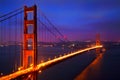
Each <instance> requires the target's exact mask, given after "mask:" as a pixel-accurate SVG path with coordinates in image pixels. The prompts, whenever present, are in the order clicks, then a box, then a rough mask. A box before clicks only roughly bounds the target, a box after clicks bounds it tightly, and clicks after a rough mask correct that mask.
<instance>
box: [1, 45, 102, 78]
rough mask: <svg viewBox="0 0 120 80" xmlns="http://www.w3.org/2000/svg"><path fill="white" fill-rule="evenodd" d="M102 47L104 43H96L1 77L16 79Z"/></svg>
mask: <svg viewBox="0 0 120 80" xmlns="http://www.w3.org/2000/svg"><path fill="white" fill-rule="evenodd" d="M102 47H103V46H102V45H99V46H96V45H95V46H92V47H89V48H85V49H81V50H78V51H76V52H73V53H70V54H67V55H64V56H60V57H58V58H54V59H52V60H49V61H46V62H43V63H40V64H38V65H37V66H36V67H29V68H27V69H23V70H19V71H16V72H14V73H11V74H9V75H5V76H2V77H0V80H11V79H15V78H17V77H19V76H21V75H24V74H27V73H31V72H35V71H38V70H42V68H44V67H46V66H49V65H51V64H54V63H57V62H60V61H62V60H64V59H67V58H70V57H72V56H75V55H77V54H82V53H83V52H86V51H89V50H93V49H97V48H102Z"/></svg>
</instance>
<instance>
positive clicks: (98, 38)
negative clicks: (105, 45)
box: [96, 34, 101, 54]
mask: <svg viewBox="0 0 120 80" xmlns="http://www.w3.org/2000/svg"><path fill="white" fill-rule="evenodd" d="M99 45H101V42H100V34H97V35H96V46H99ZM96 53H97V54H99V53H100V48H98V49H96Z"/></svg>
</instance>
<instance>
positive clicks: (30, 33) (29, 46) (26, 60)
mask: <svg viewBox="0 0 120 80" xmlns="http://www.w3.org/2000/svg"><path fill="white" fill-rule="evenodd" d="M29 14H32V16H31V15H29ZM31 17H32V19H31ZM31 29H32V30H31ZM23 40H24V41H23V55H22V56H23V60H22V62H23V63H22V64H23V68H24V69H25V68H28V67H29V66H30V65H32V66H33V67H35V66H36V65H37V6H36V5H34V6H32V7H27V6H24V39H23Z"/></svg>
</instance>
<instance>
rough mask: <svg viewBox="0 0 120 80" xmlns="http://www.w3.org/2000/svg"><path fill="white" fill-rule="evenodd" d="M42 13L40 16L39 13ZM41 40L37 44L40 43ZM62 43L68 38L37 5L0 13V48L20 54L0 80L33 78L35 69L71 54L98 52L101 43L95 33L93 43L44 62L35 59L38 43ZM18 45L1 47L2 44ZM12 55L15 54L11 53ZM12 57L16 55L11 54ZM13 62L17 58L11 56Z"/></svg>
mask: <svg viewBox="0 0 120 80" xmlns="http://www.w3.org/2000/svg"><path fill="white" fill-rule="evenodd" d="M41 15H42V16H41ZM40 42H41V43H40ZM57 42H58V43H59V42H62V43H63V44H65V43H66V42H69V40H68V39H67V38H66V37H65V36H64V35H63V34H62V33H61V32H60V31H59V30H58V29H57V28H56V27H55V26H54V25H53V24H52V23H51V21H50V20H49V19H48V18H47V17H46V16H45V15H44V14H43V13H42V14H40V12H39V11H38V9H37V6H36V5H34V6H32V7H27V6H24V8H19V9H16V10H14V11H12V12H10V13H8V14H5V15H3V16H0V47H2V48H1V50H0V51H1V53H3V55H4V53H5V52H4V51H6V50H7V51H9V52H11V50H12V51H14V53H20V63H19V65H18V66H19V67H17V69H16V70H15V71H14V72H12V73H10V74H7V75H3V76H1V77H0V80H11V79H16V78H17V77H20V76H23V75H26V76H24V77H22V79H23V80H29V79H30V80H37V72H38V71H43V70H44V69H46V68H48V67H50V66H52V65H54V64H57V63H59V62H62V61H64V60H66V59H68V58H71V57H73V56H75V55H78V54H82V53H84V52H86V51H89V50H94V49H95V50H96V53H99V51H100V48H102V47H103V46H102V44H101V42H100V35H99V34H97V36H96V43H95V44H94V45H92V46H89V47H87V48H86V47H85V48H84V49H80V48H79V49H76V50H73V49H72V50H73V51H72V52H70V53H68V54H64V55H63V56H62V55H60V56H59V57H55V58H54V59H49V60H47V61H45V62H38V57H37V56H38V53H39V50H38V46H42V44H47V45H51V46H53V45H54V44H55V43H57ZM10 45H19V46H14V47H13V48H12V46H11V47H9V48H6V49H5V50H4V49H3V48H4V46H10ZM15 55H16V54H15ZM14 58H16V56H15V57H14ZM14 60H15V62H17V61H16V60H17V59H14Z"/></svg>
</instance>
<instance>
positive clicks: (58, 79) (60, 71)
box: [0, 45, 120, 80]
mask: <svg viewBox="0 0 120 80" xmlns="http://www.w3.org/2000/svg"><path fill="white" fill-rule="evenodd" d="M11 48H13V50H14V48H15V47H14V46H11ZM105 48H106V51H105V53H104V54H103V55H102V56H100V57H98V59H97V58H96V53H95V50H92V51H89V52H85V53H83V54H81V55H77V56H75V57H72V58H70V59H67V60H65V61H63V62H61V63H58V64H56V65H53V66H51V67H49V68H47V69H46V70H43V71H42V72H41V73H39V74H38V80H120V45H119V46H116V45H110V46H107V47H105ZM39 50H40V52H41V53H39V55H38V58H39V60H38V61H39V62H40V60H47V58H48V57H51V58H53V57H54V56H58V55H59V54H61V53H62V52H63V51H61V49H59V48H56V49H53V50H52V49H51V48H48V49H40V48H39ZM54 50H55V51H56V52H54ZM65 50H66V51H64V52H69V50H67V49H65ZM45 51H47V52H45ZM60 51H61V52H60ZM0 52H1V53H2V54H0V73H3V74H4V75H6V74H9V73H11V72H13V71H14V70H15V63H17V64H19V57H20V56H19V54H16V52H15V51H14V52H13V51H12V50H8V49H7V47H6V49H5V48H3V47H0ZM8 52H9V54H8ZM42 52H44V54H43V53H42ZM15 57H16V58H17V59H18V62H16V61H15V60H16V59H15ZM95 58H96V60H95ZM16 66H19V65H16Z"/></svg>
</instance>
